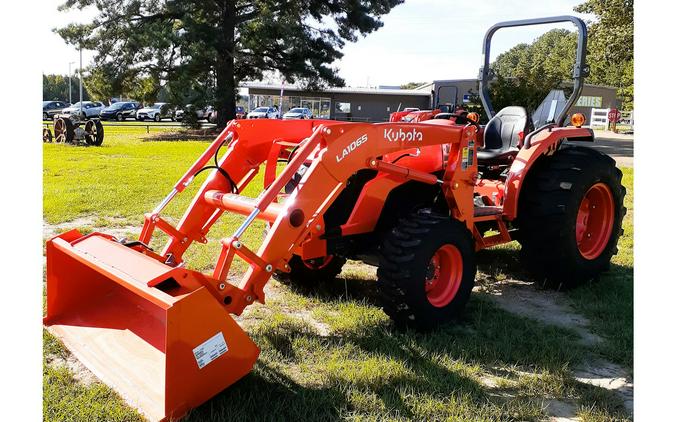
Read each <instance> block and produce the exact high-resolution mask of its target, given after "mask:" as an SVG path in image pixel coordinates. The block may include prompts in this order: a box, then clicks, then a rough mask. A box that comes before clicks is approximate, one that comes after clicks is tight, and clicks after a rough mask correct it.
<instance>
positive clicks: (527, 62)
mask: <svg viewBox="0 0 675 422" xmlns="http://www.w3.org/2000/svg"><path fill="white" fill-rule="evenodd" d="M576 44H577V38H576V34H575V33H572V32H570V31H567V30H565V29H553V30H551V31H548V32H546V33H545V34H543V35H542V36H541V37H539V38H537V39H536V40H535V41H534V42H533V43H532V44H524V43H523V44H518V45H516V46H515V47H513V48H512V49H510V50H508V51H507V52H505V53H502V54H500V55H499V56H497V58H496V60H495V61H494V63H493V64H492V65H491V67H492V69H493V70H494V72H495V80H494V81H493V83H492V84H491V85H490V98H491V100H492V103H493V107H494V108H495V110H501V109H502V108H504V107H506V106H509V105H520V106H523V107H525V108H526V109H527V110H528V111H530V112H533V111H534V110H535V109H536V108H537V106H538V105H539V104H540V103H541V102H542V101H543V99H544V98H546V95H547V94H548V93H549V91H550V90H551V89H553V88H556V87H560V86H561V84H562V82H564V81H567V80H570V79H571V77H572V70H573V67H574V58H575V53H576Z"/></svg>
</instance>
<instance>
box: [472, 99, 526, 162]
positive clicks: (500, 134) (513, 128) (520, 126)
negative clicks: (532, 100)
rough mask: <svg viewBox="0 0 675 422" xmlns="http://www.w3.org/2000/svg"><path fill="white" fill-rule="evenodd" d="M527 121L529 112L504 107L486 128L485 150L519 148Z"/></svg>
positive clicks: (484, 137) (514, 107) (520, 108)
mask: <svg viewBox="0 0 675 422" xmlns="http://www.w3.org/2000/svg"><path fill="white" fill-rule="evenodd" d="M527 121H528V117H527V111H525V109H524V108H523V107H518V106H510V107H504V108H503V109H501V110H500V111H499V113H497V114H496V115H495V116H494V117H493V118H492V119H490V121H489V122H488V124H487V125H486V126H485V132H484V135H483V139H484V147H483V149H486V150H487V149H490V150H503V151H506V150H508V149H510V148H517V147H518V143H519V142H520V136H521V135H520V133H521V132H523V133H525V130H526V128H527Z"/></svg>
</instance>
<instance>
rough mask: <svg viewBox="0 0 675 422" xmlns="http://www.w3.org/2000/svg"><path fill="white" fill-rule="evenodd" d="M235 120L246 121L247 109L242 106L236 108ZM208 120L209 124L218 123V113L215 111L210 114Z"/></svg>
mask: <svg viewBox="0 0 675 422" xmlns="http://www.w3.org/2000/svg"><path fill="white" fill-rule="evenodd" d="M234 118H235V119H238V120H241V119H245V118H246V109H245V108H244V107H242V106H236V107H235V108H234ZM207 120H208V121H209V123H216V121H217V120H218V111H217V110H213V111H212V112H211V113H210V114H209V117H208V119H207Z"/></svg>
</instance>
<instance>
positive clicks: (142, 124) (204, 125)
mask: <svg viewBox="0 0 675 422" xmlns="http://www.w3.org/2000/svg"><path fill="white" fill-rule="evenodd" d="M101 123H103V126H104V127H110V126H118V127H125V128H137V127H144V128H145V133H150V128H157V129H160V128H172V127H173V128H178V129H185V126H183V124H181V123H173V122H172V123H168V122H148V123H145V122H135V121H134V122H106V121H102V122H101ZM42 124H43V125H44V126H46V127H50V126H54V122H53V121H43V122H42ZM212 127H216V125H215V124H213V123H202V124H201V125H200V127H199V128H200V129H209V128H212ZM52 130H53V128H52Z"/></svg>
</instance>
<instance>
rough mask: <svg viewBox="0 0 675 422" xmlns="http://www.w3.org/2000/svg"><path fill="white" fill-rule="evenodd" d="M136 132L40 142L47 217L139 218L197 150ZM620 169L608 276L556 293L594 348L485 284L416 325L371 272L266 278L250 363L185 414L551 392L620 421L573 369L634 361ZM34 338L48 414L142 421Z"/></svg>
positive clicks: (525, 399)
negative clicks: (87, 141) (434, 319)
mask: <svg viewBox="0 0 675 422" xmlns="http://www.w3.org/2000/svg"><path fill="white" fill-rule="evenodd" d="M144 133H145V130H144V129H143V128H127V127H124V128H113V127H110V128H109V130H107V132H106V139H105V142H104V144H103V146H102V147H100V148H87V147H72V146H65V145H45V146H44V215H45V220H46V221H48V222H49V223H50V224H59V223H63V222H67V221H72V220H74V219H77V218H86V220H83V221H86V223H85V224H84V226H85V227H84V229H85V230H91V229H93V228H94V227H101V226H105V227H117V226H119V227H122V226H125V225H127V224H131V225H138V226H140V225H141V223H142V215H143V213H144V212H147V211H149V210H151V209H152V208H154V206H155V205H156V204H157V203H158V202H159V201H160V200H161V199H162V198H163V196H164V195H165V194H166V193H167V192H168V191H169V190H170V188H171V186H172V185H173V183H175V181H176V180H177V179H178V178H179V177H180V176H181V175H182V174H183V172H184V170H185V169H186V168H187V167H188V166H189V165H190V164H191V163H192V161H193V160H194V159H195V158H196V157H197V156H199V155H200V154H201V152H202V151H203V150H204V149H205V148H206V146H207V143H204V142H192V141H190V142H187V141H185V142H140V141H139V137H140V136H142V135H143V134H144ZM624 174H625V178H624V184H625V185H626V186H627V188H628V191H629V195H628V197H627V199H626V206H627V207H628V214H627V216H626V219H625V221H624V228H625V230H626V234H625V236H624V237H623V238H622V239H621V242H620V253H619V255H618V256H617V257H615V259H614V260H613V265H612V269H611V270H610V271H609V272H608V273H607V274H605V275H603V276H602V277H600V278H599V279H598V280H596V281H594V282H592V283H591V284H589V285H588V286H585V287H583V288H580V289H576V290H574V291H572V292H569V293H566V295H567V297H568V298H569V300H570V301H571V303H572V305H573V307H574V308H575V309H576V310H577V311H578V312H580V313H581V314H583V315H584V316H586V317H587V318H588V319H589V320H590V322H591V329H592V330H593V331H594V332H595V333H597V334H598V335H600V336H602V337H603V338H604V339H605V343H603V345H602V346H601V347H600V348H599V349H590V348H587V347H584V346H582V345H581V344H580V343H579V341H578V340H579V337H578V335H577V334H576V333H575V332H574V331H572V330H568V329H563V328H558V327H553V326H550V325H545V324H542V323H540V322H537V321H534V320H531V319H528V318H525V317H523V316H519V315H515V314H511V313H508V312H506V311H504V310H502V309H501V308H499V307H497V306H496V305H495V304H494V302H493V301H492V300H491V295H490V294H489V293H486V292H477V293H476V294H475V295H474V296H473V297H472V299H471V301H470V303H469V306H468V308H467V310H466V313H465V316H464V317H463V319H462V321H460V322H459V323H457V324H454V325H449V326H446V327H444V328H442V329H439V330H435V331H433V332H431V333H426V334H422V333H415V332H401V331H397V330H395V329H393V327H392V325H391V323H390V321H389V319H388V318H387V316H386V315H385V314H384V313H383V312H382V311H381V310H380V309H379V308H378V307H377V306H375V304H374V303H375V300H376V293H375V291H374V288H373V282H372V273H370V272H369V271H368V270H367V269H366V268H365V267H358V266H356V267H355V266H350V267H349V268H348V269H347V270H346V271H344V272H343V274H342V278H341V279H340V280H338V282H336V283H332V284H330V285H322V286H321V287H320V288H318V289H317V290H316V291H314V292H312V293H311V294H307V293H306V292H300V291H297V290H295V289H293V288H289V287H287V286H283V285H281V284H279V283H278V282H276V281H271V282H270V284H269V287H268V289H267V291H268V295H269V298H268V303H267V304H266V305H264V306H262V305H254V306H252V307H250V308H249V309H247V311H246V313H245V316H246V317H247V320H248V321H247V324H246V329H247V331H248V332H249V333H250V335H251V337H252V338H253V340H254V341H255V342H256V343H257V344H258V345H259V346H260V349H261V355H260V359H259V361H258V363H257V364H256V366H255V368H254V370H253V372H252V373H251V374H249V375H248V376H246V377H245V378H244V379H242V380H241V381H240V382H238V383H236V384H235V385H233V386H232V387H231V388H228V389H227V390H225V391H224V392H222V393H221V394H219V395H218V396H216V397H215V398H214V399H213V400H211V401H209V402H207V403H206V404H204V405H203V406H201V407H200V408H198V409H195V410H194V411H193V412H192V413H191V414H190V415H188V418H187V420H190V421H220V420H230V419H232V420H270V421H272V420H274V421H276V420H333V419H348V420H466V421H474V420H485V421H493V420H540V419H542V418H544V417H545V407H546V406H547V403H548V402H547V401H548V400H552V399H555V400H561V401H566V402H571V403H577V404H578V406H579V414H580V416H581V417H582V419H583V420H620V419H625V418H626V414H625V412H624V411H623V408H622V405H621V403H620V402H619V400H618V398H617V397H616V396H614V395H613V394H611V393H608V392H607V391H606V390H603V389H601V388H597V387H592V386H588V385H585V384H581V383H579V382H577V381H576V380H574V378H573V377H572V375H571V368H573V367H574V366H575V365H577V364H580V363H582V362H584V361H585V360H586V359H589V358H600V357H603V358H606V359H609V360H611V361H613V362H616V363H619V364H622V365H624V366H625V367H627V368H629V369H631V368H632V332H633V331H632V315H633V308H632V284H633V278H632V267H633V259H632V249H633V247H632V246H633V245H632V169H624ZM199 184H200V181H199V180H198V181H195V183H194V184H193V186H192V187H191V190H189V191H188V192H186V193H185V194H182V195H180V196H179V197H178V198H177V200H176V201H175V203H174V204H172V206H171V207H169V208H168V209H167V211H166V215H167V216H169V218H171V219H173V220H174V221H177V219H178V218H180V215H181V211H182V210H183V209H184V207H186V206H187V204H188V202H189V200H190V199H191V193H194V191H195V190H196V189H197V187H198V186H199ZM252 190H253V192H252V193H251V192H249V193H247V194H249V195H255V194H256V193H257V192H258V191H259V190H260V181H259V180H256V181H255V182H254V184H253V185H252ZM239 221H241V218H239V217H236V218H235V217H230V218H227V219H223V220H222V221H221V222H219V223H218V224H217V225H216V226H214V228H213V230H212V233H211V235H210V238H211V239H212V240H217V239H219V238H220V237H224V236H226V235H227V234H228V233H231V232H232V231H233V230H234V228H235V226H236V225H237V224H238V222H239ZM261 229H262V226H261V225H260V224H258V225H256V226H255V227H254V228H253V230H251V232H250V233H249V236H248V237H247V238H246V239H245V243H246V244H248V245H250V246H252V247H256V246H257V245H258V244H259V242H260V238H261ZM218 246H219V245H218V242H215V241H212V242H209V244H207V245H200V247H199V248H196V249H195V250H194V251H191V253H190V254H189V255H188V256H187V259H188V263H189V266H190V267H191V268H195V269H199V270H205V269H208V268H211V267H212V266H213V261H214V259H215V257H216V255H217V253H218V249H219V247H218ZM517 252H518V251H517V246H514V245H506V246H503V247H500V248H497V249H495V250H492V251H484V252H482V253H481V254H480V256H479V258H480V264H479V270H480V274H479V278H483V279H486V278H489V279H490V280H493V279H494V280H500V279H504V278H507V277H508V278H516V279H518V278H523V277H526V275H525V274H524V273H523V270H522V268H521V267H520V264H519V263H518V259H517ZM235 270H236V271H239V272H241V271H242V270H243V266H241V265H240V266H237V267H235ZM270 289H271V291H272V293H274V294H270V293H269V292H270ZM43 344H44V353H45V360H44V418H45V420H48V421H65V420H100V421H108V420H113V421H115V420H120V421H122V420H124V421H127V420H138V419H139V418H140V417H139V415H138V413H137V412H135V411H134V410H132V409H130V408H129V407H127V406H126V405H124V403H123V402H122V401H121V399H120V398H119V397H117V396H116V395H115V394H114V393H113V392H112V391H111V390H110V389H108V388H107V387H106V386H104V385H103V384H100V383H94V384H91V385H84V384H82V383H81V382H79V381H78V380H77V379H76V378H75V377H74V374H73V373H72V372H71V371H70V370H69V369H68V368H66V367H64V366H59V365H54V364H53V363H51V364H50V363H49V362H53V361H54V360H55V359H65V358H67V356H68V352H67V351H66V350H65V349H63V347H62V346H61V345H60V344H59V342H58V341H56V340H55V339H54V338H53V337H52V336H51V335H49V334H48V333H46V332H45V336H44V341H43ZM486 379H489V380H491V383H492V386H491V387H490V386H488V385H486V383H485V380H486Z"/></svg>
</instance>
